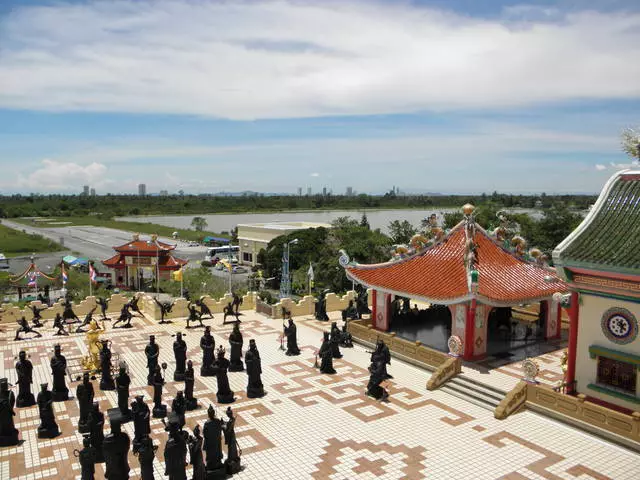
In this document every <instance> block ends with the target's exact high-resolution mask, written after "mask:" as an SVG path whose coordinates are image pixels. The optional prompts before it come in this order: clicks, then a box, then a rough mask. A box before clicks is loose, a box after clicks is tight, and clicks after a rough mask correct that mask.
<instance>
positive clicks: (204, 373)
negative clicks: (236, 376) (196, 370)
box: [200, 366, 216, 377]
mask: <svg viewBox="0 0 640 480" xmlns="http://www.w3.org/2000/svg"><path fill="white" fill-rule="evenodd" d="M200 376H201V377H215V376H216V370H215V368H213V367H204V366H202V367H200Z"/></svg>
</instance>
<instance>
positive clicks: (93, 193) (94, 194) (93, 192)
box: [90, 188, 96, 197]
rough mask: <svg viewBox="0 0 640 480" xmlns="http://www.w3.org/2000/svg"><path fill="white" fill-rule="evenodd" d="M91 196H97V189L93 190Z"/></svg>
mask: <svg viewBox="0 0 640 480" xmlns="http://www.w3.org/2000/svg"><path fill="white" fill-rule="evenodd" d="M90 195H91V196H92V197H95V196H96V189H95V188H92V189H91V193H90Z"/></svg>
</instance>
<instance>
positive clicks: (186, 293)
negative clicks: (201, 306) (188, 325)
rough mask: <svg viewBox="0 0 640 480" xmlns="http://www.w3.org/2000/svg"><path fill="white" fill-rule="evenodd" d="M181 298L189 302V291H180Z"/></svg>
mask: <svg viewBox="0 0 640 480" xmlns="http://www.w3.org/2000/svg"><path fill="white" fill-rule="evenodd" d="M182 298H184V299H185V300H186V301H187V302H190V301H191V295H189V290H188V289H187V288H185V289H184V290H183V291H182Z"/></svg>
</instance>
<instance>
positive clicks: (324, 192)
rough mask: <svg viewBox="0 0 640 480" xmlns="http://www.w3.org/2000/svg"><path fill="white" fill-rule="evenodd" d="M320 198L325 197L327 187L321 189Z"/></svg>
mask: <svg viewBox="0 0 640 480" xmlns="http://www.w3.org/2000/svg"><path fill="white" fill-rule="evenodd" d="M322 196H323V197H326V196H327V187H322Z"/></svg>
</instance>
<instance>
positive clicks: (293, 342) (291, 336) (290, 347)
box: [283, 318, 300, 356]
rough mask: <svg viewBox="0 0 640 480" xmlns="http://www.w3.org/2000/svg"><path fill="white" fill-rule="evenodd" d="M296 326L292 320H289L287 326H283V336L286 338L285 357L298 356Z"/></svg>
mask: <svg viewBox="0 0 640 480" xmlns="http://www.w3.org/2000/svg"><path fill="white" fill-rule="evenodd" d="M283 326H284V325H283ZM297 330H298V329H297V327H296V324H295V323H293V319H292V318H290V319H289V326H288V327H287V326H284V334H285V336H286V337H287V352H286V355H289V356H292V355H300V349H299V348H298V333H297Z"/></svg>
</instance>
